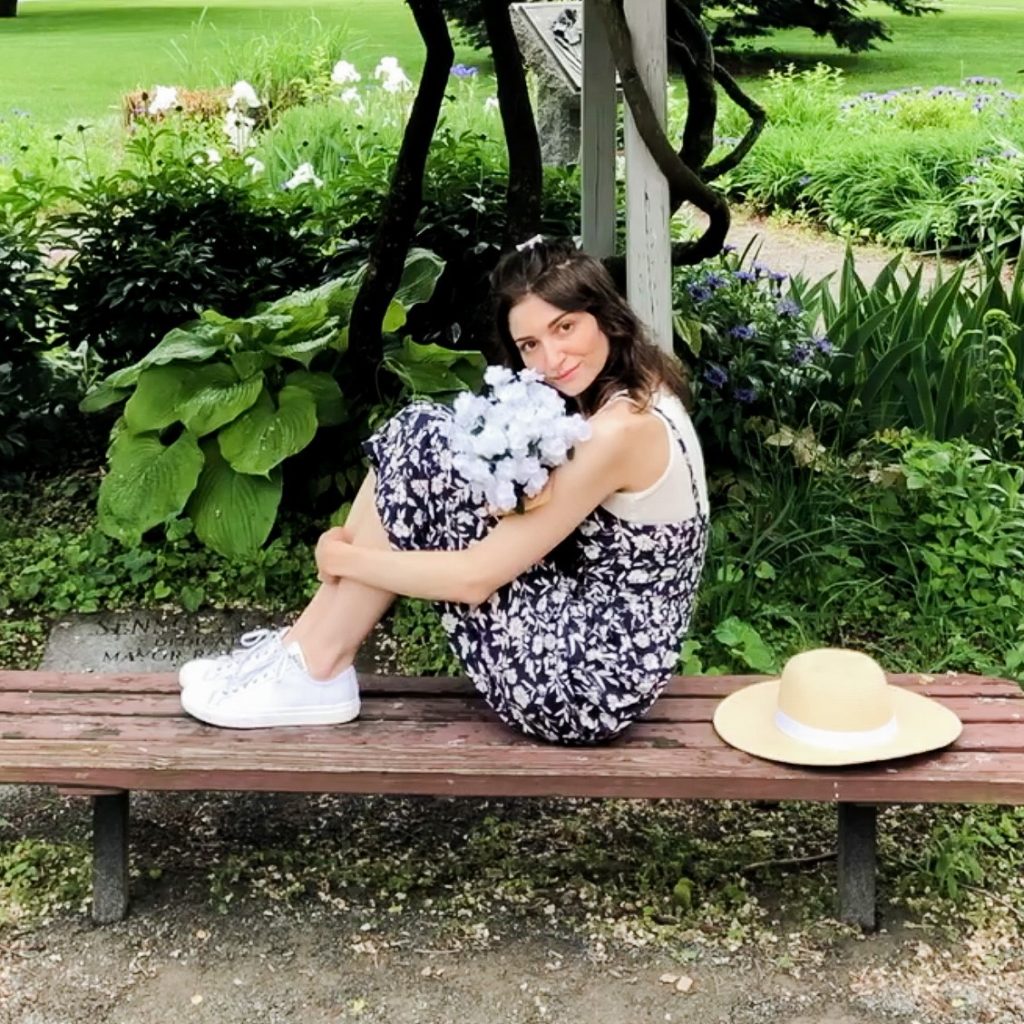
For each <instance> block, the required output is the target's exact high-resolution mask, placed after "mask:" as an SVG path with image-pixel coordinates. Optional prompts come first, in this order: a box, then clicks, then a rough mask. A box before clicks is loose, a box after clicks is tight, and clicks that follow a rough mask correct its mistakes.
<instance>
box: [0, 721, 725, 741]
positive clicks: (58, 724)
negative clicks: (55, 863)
mask: <svg viewBox="0 0 1024 1024" xmlns="http://www.w3.org/2000/svg"><path fill="white" fill-rule="evenodd" d="M197 737H217V740H216V742H222V743H224V744H225V745H226V747H231V748H233V747H234V746H238V745H241V746H247V747H253V746H256V747H259V746H260V745H262V744H264V743H268V744H274V745H276V744H282V743H283V744H287V745H296V744H299V745H304V744H309V743H319V744H328V745H331V746H334V745H337V746H340V747H344V746H346V745H348V744H352V743H360V744H374V743H390V742H404V741H405V740H407V739H410V738H411V739H418V740H419V741H420V742H423V743H426V742H430V743H435V744H437V745H439V746H445V745H449V744H455V743H466V744H470V745H473V744H480V743H490V744H496V745H499V746H514V745H524V746H532V745H534V744H536V742H537V741H536V740H532V739H530V738H529V737H527V736H523V735H522V734H521V733H518V732H516V731H514V730H512V729H510V728H508V726H506V725H503V724H502V723H501V722H499V721H498V720H497V717H496V716H493V715H492V716H491V719H490V720H489V721H478V722H476V721H467V722H422V721H415V720H410V721H386V720H380V719H378V720H368V719H357V720H356V721H355V722H351V723H348V724H346V725H343V726H315V727H314V726H309V727H305V726H296V727H290V728H278V729H218V728H217V727H215V726H209V725H204V724H203V723H202V722H198V721H196V720H195V719H193V718H189V717H187V716H182V717H180V718H161V717H141V716H139V717H135V716H121V717H119V718H104V717H103V716H101V715H98V716H84V715H83V716H78V715H8V716H0V741H4V740H28V739H36V740H57V741H59V740H63V741H65V742H67V743H75V742H82V741H85V742H87V741H91V740H103V741H106V740H120V741H121V742H133V743H134V742H140V741H141V742H157V741H161V740H163V741H170V740H182V739H195V738H197ZM615 743H616V744H623V743H629V744H641V745H645V744H646V745H653V746H660V747H662V748H668V747H683V746H685V747H717V746H721V745H722V741H721V740H720V739H719V738H718V736H717V734H716V733H715V731H714V729H713V728H712V726H711V724H710V723H708V722H682V723H648V722H640V723H638V724H637V725H635V726H633V727H631V728H630V729H629V730H628V731H627V732H626V734H625V735H624V736H623V737H622V738H621V739H618V740H616V741H615Z"/></svg>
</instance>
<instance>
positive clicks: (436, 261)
mask: <svg viewBox="0 0 1024 1024" xmlns="http://www.w3.org/2000/svg"><path fill="white" fill-rule="evenodd" d="M443 271H444V260H443V259H441V257H440V256H438V255H437V253H433V252H431V251H430V250H429V249H410V250H409V254H408V256H406V257H405V267H404V269H403V270H402V279H401V280H400V281H399V283H398V291H397V292H395V300H396V301H398V302H400V303H401V304H402V306H403V307H405V309H409V308H410V307H411V306H415V305H416V304H417V303H418V302H426V301H427V299H429V298H430V296H431V295H433V294H434V286H435V285H436V284H437V280H438V278H439V277H440V276H441V274H442V272H443Z"/></svg>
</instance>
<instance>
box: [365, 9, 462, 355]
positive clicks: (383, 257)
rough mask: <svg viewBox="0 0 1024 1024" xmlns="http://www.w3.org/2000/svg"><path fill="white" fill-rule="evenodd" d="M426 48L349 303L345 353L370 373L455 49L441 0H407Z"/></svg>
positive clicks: (402, 261) (398, 275)
mask: <svg viewBox="0 0 1024 1024" xmlns="http://www.w3.org/2000/svg"><path fill="white" fill-rule="evenodd" d="M406 3H408V5H409V7H410V8H411V9H412V15H413V18H414V19H415V20H416V27H417V28H418V29H419V32H420V36H421V37H422V38H423V43H424V45H425V46H426V50H427V59H426V63H425V65H424V67H423V74H422V76H421V77H420V84H419V88H418V89H417V91H416V98H415V100H414V101H413V105H412V111H411V112H410V114H409V122H408V124H407V125H406V128H405V134H404V135H403V136H402V145H401V148H400V149H399V151H398V159H397V160H396V162H395V170H394V173H393V174H392V176H391V187H390V189H389V190H388V194H387V196H386V198H385V200H384V207H383V209H382V211H381V217H380V223H379V224H378V225H377V231H376V234H374V236H373V241H372V242H371V244H370V254H369V261H368V265H367V268H366V275H365V276H364V278H363V282H362V284H361V285H360V287H359V292H358V294H357V295H356V298H355V302H354V304H353V306H352V319H351V321H350V323H349V355H350V357H351V359H352V361H353V369H354V370H355V371H357V372H365V373H369V374H372V373H374V372H375V368H376V367H377V366H378V365H379V363H380V361H381V358H382V357H383V336H382V327H383V323H384V315H385V313H386V312H387V308H388V305H389V303H390V302H391V300H392V298H394V295H395V292H396V291H397V290H398V285H399V283H400V281H401V279H402V271H403V269H404V267H405V257H406V254H407V253H408V251H409V245H410V243H411V242H412V236H413V231H414V229H415V226H416V219H417V218H418V217H419V214H420V210H421V209H422V206H423V174H424V171H425V169H426V164H427V154H428V153H429V152H430V144H431V141H432V140H433V137H434V131H435V130H436V128H437V121H438V117H439V115H440V111H441V104H442V103H443V102H444V94H445V90H446V89H447V87H448V75H449V72H450V71H451V66H452V59H453V57H454V56H455V50H454V49H453V47H452V41H451V36H450V35H449V34H448V23H447V22H446V21H445V17H444V13H443V12H442V10H441V5H440V0H406Z"/></svg>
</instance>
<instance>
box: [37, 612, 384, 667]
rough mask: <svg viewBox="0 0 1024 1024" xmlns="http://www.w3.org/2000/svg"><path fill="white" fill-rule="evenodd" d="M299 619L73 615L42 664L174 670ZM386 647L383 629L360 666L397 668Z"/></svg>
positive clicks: (366, 647) (54, 635) (52, 639)
mask: <svg viewBox="0 0 1024 1024" xmlns="http://www.w3.org/2000/svg"><path fill="white" fill-rule="evenodd" d="M294 618H295V616H294V615H282V616H278V617H277V618H276V619H275V618H272V617H269V616H267V615H266V614H261V613H258V612H241V611H239V612H199V613H197V614H194V615H189V614H184V613H181V612H160V611H138V612H99V613H96V614H91V615H69V616H67V617H65V618H64V619H61V620H60V621H58V622H56V623H54V625H53V627H52V629H51V630H50V635H49V637H48V638H47V641H46V648H45V650H44V652H43V660H42V663H41V665H40V666H39V667H40V668H41V669H44V670H49V671H54V672H173V671H175V670H176V669H177V667H178V666H179V665H181V664H182V662H185V661H188V660H189V659H190V658H196V657H200V656H202V655H210V654H223V653H224V652H225V651H229V650H231V649H232V648H233V647H235V646H237V644H238V638H239V637H240V636H241V635H242V633H245V632H247V631H248V630H250V629H256V628H258V627H262V626H270V627H278V626H284V625H287V624H288V623H289V622H291V621H292V620H293V619H294ZM386 648H387V641H386V638H385V636H384V632H383V630H382V629H381V628H380V627H378V629H377V631H375V632H374V633H372V634H371V635H370V637H369V638H368V639H367V641H366V643H364V644H363V648H362V650H361V651H360V657H359V658H358V659H357V660H356V668H357V669H358V670H360V671H363V672H393V671H394V667H393V664H392V662H393V658H391V657H389V656H388V655H387V654H386V653H385V650H386Z"/></svg>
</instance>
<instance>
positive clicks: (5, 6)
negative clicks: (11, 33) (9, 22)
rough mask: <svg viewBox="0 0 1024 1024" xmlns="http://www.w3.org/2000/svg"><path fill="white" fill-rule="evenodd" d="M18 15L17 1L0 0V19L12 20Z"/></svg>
mask: <svg viewBox="0 0 1024 1024" xmlns="http://www.w3.org/2000/svg"><path fill="white" fill-rule="evenodd" d="M17 14H18V0H0V18H14V17H16V16H17Z"/></svg>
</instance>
